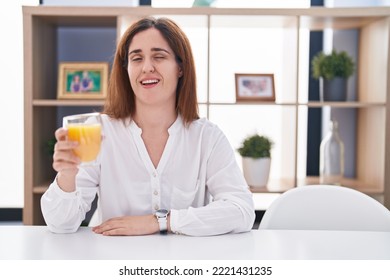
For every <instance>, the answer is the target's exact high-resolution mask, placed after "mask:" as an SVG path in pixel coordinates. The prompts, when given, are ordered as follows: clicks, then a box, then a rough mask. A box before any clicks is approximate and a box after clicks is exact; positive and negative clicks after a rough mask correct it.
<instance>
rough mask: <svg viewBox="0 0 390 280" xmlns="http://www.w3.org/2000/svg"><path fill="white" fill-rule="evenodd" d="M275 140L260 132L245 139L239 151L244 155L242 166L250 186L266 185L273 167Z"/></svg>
mask: <svg viewBox="0 0 390 280" xmlns="http://www.w3.org/2000/svg"><path fill="white" fill-rule="evenodd" d="M272 146H273V142H272V140H271V139H270V138H268V137H266V136H261V135H258V134H255V135H252V136H249V137H247V138H245V139H244V141H243V142H242V145H241V147H240V148H238V149H237V151H238V153H239V154H240V155H241V156H242V168H243V172H244V177H245V180H246V182H247V183H248V185H249V186H250V187H266V186H267V182H268V177H269V171H270V167H271V148H272Z"/></svg>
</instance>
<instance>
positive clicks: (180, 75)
mask: <svg viewBox="0 0 390 280" xmlns="http://www.w3.org/2000/svg"><path fill="white" fill-rule="evenodd" d="M182 76H183V71H182V70H181V68H179V78H181V77H182Z"/></svg>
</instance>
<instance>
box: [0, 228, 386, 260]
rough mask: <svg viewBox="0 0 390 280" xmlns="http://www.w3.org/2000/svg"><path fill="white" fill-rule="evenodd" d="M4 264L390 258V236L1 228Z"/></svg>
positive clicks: (344, 232) (304, 232) (288, 232)
mask: <svg viewBox="0 0 390 280" xmlns="http://www.w3.org/2000/svg"><path fill="white" fill-rule="evenodd" d="M0 259H3V260H20V259H27V260H34V259H43V260H51V259H56V260H120V259H129V260H130V259H137V260H154V259H158V260H164V259H166V260H240V259H247V260H252V259H267V260H293V259H299V260H310V259H317V260H318V259H319V260H332V259H337V260H339V259H347V260H368V259H373V260H379V259H385V260H390V232H358V231H318V230H315V231H312V230H252V231H251V232H247V233H241V234H225V235H219V236H211V237H191V236H183V235H174V234H168V235H159V234H155V235H148V236H102V235H99V234H95V233H93V232H92V230H91V228H88V227H82V228H80V229H79V230H78V231H77V232H76V233H72V234H55V233H51V232H50V231H49V230H48V228H47V227H45V226H0Z"/></svg>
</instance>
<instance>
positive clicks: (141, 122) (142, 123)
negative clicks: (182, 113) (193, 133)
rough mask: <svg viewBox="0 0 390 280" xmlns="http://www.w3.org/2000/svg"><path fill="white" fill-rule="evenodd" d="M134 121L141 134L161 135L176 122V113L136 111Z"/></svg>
mask: <svg viewBox="0 0 390 280" xmlns="http://www.w3.org/2000/svg"><path fill="white" fill-rule="evenodd" d="M133 119H134V121H135V123H136V124H137V126H138V127H139V128H141V129H142V131H143V133H148V134H149V133H153V134H154V133H157V134H158V133H161V132H164V131H168V128H169V127H171V125H172V124H173V123H174V122H175V121H176V119H177V113H176V112H175V111H170V110H137V111H136V113H135V115H134V118H133Z"/></svg>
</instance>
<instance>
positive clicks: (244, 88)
mask: <svg viewBox="0 0 390 280" xmlns="http://www.w3.org/2000/svg"><path fill="white" fill-rule="evenodd" d="M235 77H236V101H237V102H240V101H275V85H274V74H235Z"/></svg>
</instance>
